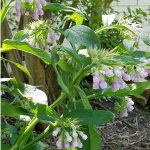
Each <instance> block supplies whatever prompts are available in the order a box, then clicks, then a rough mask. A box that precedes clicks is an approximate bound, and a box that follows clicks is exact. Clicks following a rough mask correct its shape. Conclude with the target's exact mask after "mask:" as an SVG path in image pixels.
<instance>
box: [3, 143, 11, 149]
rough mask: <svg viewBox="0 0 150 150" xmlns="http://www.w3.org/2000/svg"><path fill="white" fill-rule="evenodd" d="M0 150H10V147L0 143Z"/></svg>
mask: <svg viewBox="0 0 150 150" xmlns="http://www.w3.org/2000/svg"><path fill="white" fill-rule="evenodd" d="M1 149H2V150H10V149H11V146H10V145H8V144H3V143H1Z"/></svg>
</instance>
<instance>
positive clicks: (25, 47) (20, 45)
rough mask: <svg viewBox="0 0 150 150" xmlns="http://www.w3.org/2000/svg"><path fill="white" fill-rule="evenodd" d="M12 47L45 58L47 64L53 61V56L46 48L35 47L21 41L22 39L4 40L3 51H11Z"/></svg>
mask: <svg viewBox="0 0 150 150" xmlns="http://www.w3.org/2000/svg"><path fill="white" fill-rule="evenodd" d="M12 49H17V50H21V51H23V52H27V53H30V54H32V55H35V56H37V57H38V58H40V59H41V60H43V61H44V62H45V63H46V64H50V63H51V57H50V56H49V54H48V53H47V52H46V51H44V50H41V49H37V48H33V47H32V46H30V45H29V44H28V43H26V42H20V41H14V40H5V41H3V44H2V49H1V52H5V51H10V50H12Z"/></svg>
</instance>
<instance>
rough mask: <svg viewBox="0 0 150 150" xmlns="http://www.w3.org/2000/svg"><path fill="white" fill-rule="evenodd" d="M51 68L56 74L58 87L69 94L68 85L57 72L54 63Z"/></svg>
mask: <svg viewBox="0 0 150 150" xmlns="http://www.w3.org/2000/svg"><path fill="white" fill-rule="evenodd" d="M53 68H54V70H55V72H56V74H57V81H58V84H59V85H60V87H61V88H62V89H63V90H64V91H65V92H66V93H67V94H69V89H68V87H67V86H66V85H65V83H64V81H63V79H62V77H61V75H60V74H59V72H58V70H57V67H56V64H54V65H53Z"/></svg>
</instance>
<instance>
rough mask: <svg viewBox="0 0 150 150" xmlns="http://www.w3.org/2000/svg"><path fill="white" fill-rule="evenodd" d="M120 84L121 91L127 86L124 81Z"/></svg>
mask: <svg viewBox="0 0 150 150" xmlns="http://www.w3.org/2000/svg"><path fill="white" fill-rule="evenodd" d="M119 84H120V89H123V88H124V87H125V86H126V84H125V82H124V81H119Z"/></svg>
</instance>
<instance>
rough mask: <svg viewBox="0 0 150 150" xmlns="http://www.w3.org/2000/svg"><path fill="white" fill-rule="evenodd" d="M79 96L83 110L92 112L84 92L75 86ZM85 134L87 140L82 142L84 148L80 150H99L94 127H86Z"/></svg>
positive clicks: (98, 138)
mask: <svg viewBox="0 0 150 150" xmlns="http://www.w3.org/2000/svg"><path fill="white" fill-rule="evenodd" d="M76 88H77V90H78V92H79V95H80V97H81V100H82V103H83V106H84V108H86V109H89V110H92V107H91V105H90V103H89V99H88V97H87V96H86V94H85V92H84V91H83V90H82V89H81V88H80V87H79V86H76ZM86 129H87V130H86V134H87V135H88V139H87V140H86V141H84V143H83V144H84V147H83V148H82V150H99V148H100V135H99V133H98V132H97V130H96V126H94V125H88V126H86Z"/></svg>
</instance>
